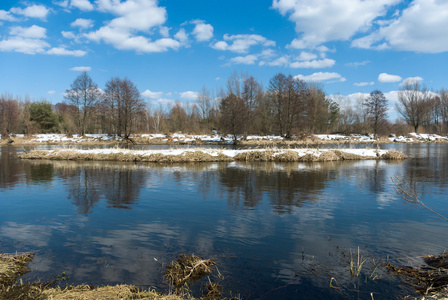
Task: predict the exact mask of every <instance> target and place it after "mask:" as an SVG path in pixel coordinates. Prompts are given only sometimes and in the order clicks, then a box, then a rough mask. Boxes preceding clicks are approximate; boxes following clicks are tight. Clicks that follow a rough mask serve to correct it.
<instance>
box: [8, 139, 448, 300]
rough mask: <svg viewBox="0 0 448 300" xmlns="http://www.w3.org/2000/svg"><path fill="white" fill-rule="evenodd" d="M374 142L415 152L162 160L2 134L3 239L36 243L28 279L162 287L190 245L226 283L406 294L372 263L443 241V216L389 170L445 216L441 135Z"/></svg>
mask: <svg viewBox="0 0 448 300" xmlns="http://www.w3.org/2000/svg"><path fill="white" fill-rule="evenodd" d="M52 147H53V146H41V147H40V148H42V149H44V148H45V149H48V148H52ZM54 147H57V146H54ZM59 147H60V146H59ZM358 147H365V145H360V146H358ZM382 147H383V148H388V149H397V150H400V151H402V152H404V153H405V154H407V155H411V156H412V157H411V158H410V159H408V160H406V161H375V160H371V161H370V160H369V161H342V162H321V163H235V162H232V163H189V164H175V165H160V164H148V163H116V162H91V161H90V162H73V161H28V160H23V161H22V160H20V159H18V158H16V157H15V155H16V154H18V153H20V152H22V151H23V149H24V148H23V147H13V146H10V147H1V148H0V150H1V152H0V153H1V156H0V248H1V252H2V253H6V252H15V251H36V253H37V254H36V257H35V259H34V261H33V262H32V263H31V264H30V268H31V270H32V272H30V273H28V274H27V275H26V276H25V277H24V278H25V279H26V280H33V279H35V278H42V279H50V278H53V277H54V276H56V275H58V274H61V273H62V272H65V273H66V274H67V275H68V276H70V281H69V282H68V283H73V284H82V283H89V284H93V285H104V284H117V283H128V284H135V285H137V286H140V287H143V288H148V287H155V288H157V289H158V290H160V291H164V290H167V284H166V282H165V281H164V279H163V270H164V266H166V264H168V263H169V262H170V261H171V260H173V259H175V258H176V257H177V255H179V254H182V253H195V254H197V255H200V256H203V257H207V258H213V259H214V260H216V262H217V263H218V270H219V272H220V274H221V275H222V278H219V279H218V278H215V277H216V272H215V275H211V279H212V280H219V282H220V284H221V286H222V288H223V290H224V291H225V295H226V296H230V293H231V294H232V295H241V297H242V298H243V299H258V298H261V299H298V298H301V299H347V298H353V299H357V298H360V299H371V296H370V293H373V295H374V299H391V298H402V297H403V296H405V295H407V294H409V293H412V289H411V288H410V287H409V286H408V285H406V284H404V283H403V282H402V281H401V280H400V279H399V278H397V277H396V276H393V274H390V273H388V272H387V271H386V270H384V268H382V267H381V265H380V263H381V262H384V261H386V260H388V259H389V260H391V261H397V260H398V259H399V260H400V262H403V263H405V262H406V261H409V263H412V264H417V265H418V263H420V262H421V258H419V257H421V256H422V255H427V254H439V253H441V252H443V251H444V250H445V249H446V247H447V240H446V236H447V232H448V222H446V221H445V220H443V219H441V218H440V217H438V216H436V215H435V214H433V213H431V212H429V211H427V210H425V209H424V208H423V207H421V206H418V205H415V204H409V203H406V202H405V201H404V200H403V199H402V198H401V197H400V196H399V195H397V193H396V192H395V190H394V184H393V183H392V181H391V179H390V177H393V176H398V177H399V178H401V179H402V180H404V181H406V182H408V183H410V184H412V185H415V189H416V191H417V192H418V195H419V197H420V199H421V200H422V201H423V202H425V204H427V205H428V206H429V207H431V208H433V209H434V210H436V211H438V212H439V213H441V214H443V215H445V216H448V202H447V200H448V198H447V196H446V195H447V194H448V180H447V178H448V144H388V145H382ZM148 148H149V146H148ZM358 249H359V253H360V256H361V257H360V261H361V262H362V261H365V263H364V264H363V266H362V268H361V272H360V275H359V276H358V277H356V276H351V273H350V260H351V258H352V259H353V260H354V262H355V264H356V263H357V260H358ZM376 266H378V268H377V267H376ZM52 276H53V277H52ZM332 278H333V279H332ZM330 282H331V285H332V286H333V287H334V288H330ZM198 289H200V284H197V285H194V286H193V288H192V292H193V293H197V292H198Z"/></svg>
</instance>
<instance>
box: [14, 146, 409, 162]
mask: <svg viewBox="0 0 448 300" xmlns="http://www.w3.org/2000/svg"><path fill="white" fill-rule="evenodd" d="M18 157H19V158H22V159H49V160H95V161H125V162H157V163H179V162H229V161H247V162H256V161H262V162H318V161H338V160H367V159H384V160H401V159H406V158H407V156H406V155H405V154H404V153H402V152H399V151H396V150H381V149H379V150H375V149H343V150H342V149H341V150H333V149H252V150H251V149H250V150H212V149H205V148H202V149H201V148H198V149H170V150H128V149H91V150H78V149H56V150H33V151H30V152H25V153H23V154H21V155H19V156H18Z"/></svg>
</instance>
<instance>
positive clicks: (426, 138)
mask: <svg viewBox="0 0 448 300" xmlns="http://www.w3.org/2000/svg"><path fill="white" fill-rule="evenodd" d="M10 136H11V137H12V138H25V136H24V135H23V134H16V135H10ZM131 137H132V138H137V137H141V138H143V139H148V140H149V141H151V140H154V139H158V140H161V141H162V142H185V143H190V142H195V141H197V142H203V143H218V142H221V143H227V144H232V143H233V136H231V135H219V134H216V133H215V134H213V135H206V134H202V135H187V134H183V133H173V134H172V135H170V136H167V135H165V134H141V135H139V134H135V135H131ZM309 137H314V138H316V139H319V140H322V141H330V142H339V141H343V142H350V141H354V142H355V141H356V142H361V143H374V142H375V140H374V138H373V135H360V134H351V135H343V134H316V135H311V136H309ZM0 138H1V135H0ZM242 138H243V137H242V136H238V138H237V139H238V140H241V139H242ZM113 140H121V138H120V137H118V136H115V135H108V134H86V135H85V136H84V137H82V136H80V135H78V134H74V135H72V136H70V137H68V136H67V135H66V134H35V135H32V137H31V141H34V142H39V143H48V142H50V143H60V142H62V143H63V142H71V143H79V142H83V141H113ZM247 140H248V141H253V142H255V141H282V140H284V138H283V137H282V136H279V135H266V136H263V135H249V136H247ZM389 140H390V141H391V142H401V143H415V142H435V141H437V140H448V137H444V136H441V135H437V134H423V133H422V134H415V133H409V134H408V135H406V136H398V137H396V136H392V137H390V138H389Z"/></svg>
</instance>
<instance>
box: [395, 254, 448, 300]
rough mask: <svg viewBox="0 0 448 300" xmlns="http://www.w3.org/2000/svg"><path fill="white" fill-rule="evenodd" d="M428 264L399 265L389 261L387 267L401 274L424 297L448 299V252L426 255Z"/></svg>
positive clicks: (425, 258)
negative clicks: (415, 265)
mask: <svg viewBox="0 0 448 300" xmlns="http://www.w3.org/2000/svg"><path fill="white" fill-rule="evenodd" d="M424 261H425V262H426V265H424V266H420V267H410V266H404V267H398V266H394V265H392V264H391V263H387V264H386V267H387V268H388V269H389V270H391V271H393V272H395V273H397V274H400V275H403V276H405V278H406V280H407V281H408V282H409V283H410V284H411V285H412V286H413V287H414V288H415V289H416V290H417V292H418V293H419V294H421V295H423V296H424V297H423V299H446V298H447V297H448V269H447V268H448V253H443V254H441V255H428V256H426V257H424Z"/></svg>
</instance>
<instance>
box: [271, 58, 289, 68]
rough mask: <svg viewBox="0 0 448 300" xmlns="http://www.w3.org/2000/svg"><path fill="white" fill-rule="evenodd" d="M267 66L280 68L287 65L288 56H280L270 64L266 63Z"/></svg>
mask: <svg viewBox="0 0 448 300" xmlns="http://www.w3.org/2000/svg"><path fill="white" fill-rule="evenodd" d="M267 65H268V66H271V67H282V66H287V65H289V57H288V56H281V57H279V58H277V59H275V60H273V61H271V62H268V63H267Z"/></svg>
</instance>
